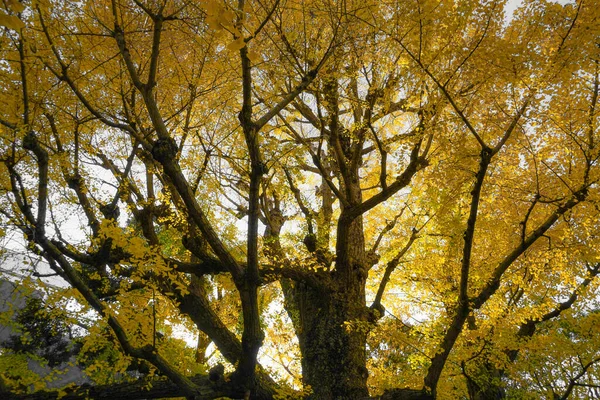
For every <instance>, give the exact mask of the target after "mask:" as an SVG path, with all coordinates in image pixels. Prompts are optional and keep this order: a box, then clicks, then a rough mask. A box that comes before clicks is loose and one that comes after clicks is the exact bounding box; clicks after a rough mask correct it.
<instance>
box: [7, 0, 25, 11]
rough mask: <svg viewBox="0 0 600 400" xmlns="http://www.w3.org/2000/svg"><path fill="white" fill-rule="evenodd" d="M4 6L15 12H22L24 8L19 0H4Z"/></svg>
mask: <svg viewBox="0 0 600 400" xmlns="http://www.w3.org/2000/svg"><path fill="white" fill-rule="evenodd" d="M6 6H7V7H8V9H9V10H11V11H14V12H16V13H20V12H23V10H25V6H24V5H23V3H21V2H20V1H19V0H8V1H7V2H6Z"/></svg>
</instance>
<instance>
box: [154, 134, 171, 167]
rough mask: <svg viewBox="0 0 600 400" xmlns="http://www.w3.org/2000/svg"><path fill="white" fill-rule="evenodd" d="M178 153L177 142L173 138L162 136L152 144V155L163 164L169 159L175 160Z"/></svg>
mask: <svg viewBox="0 0 600 400" xmlns="http://www.w3.org/2000/svg"><path fill="white" fill-rule="evenodd" d="M176 155H177V143H175V139H173V138H170V137H168V138H161V139H158V140H157V141H156V142H154V146H152V157H154V159H155V160H156V161H158V162H160V163H161V164H162V163H163V162H165V161H168V160H174V159H175V156H176Z"/></svg>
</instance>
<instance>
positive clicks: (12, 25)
mask: <svg viewBox="0 0 600 400" xmlns="http://www.w3.org/2000/svg"><path fill="white" fill-rule="evenodd" d="M0 26H5V27H7V28H8V29H12V30H15V31H18V30H19V29H22V28H24V27H25V24H24V23H23V21H21V20H20V19H19V18H17V17H15V16H13V15H5V14H0Z"/></svg>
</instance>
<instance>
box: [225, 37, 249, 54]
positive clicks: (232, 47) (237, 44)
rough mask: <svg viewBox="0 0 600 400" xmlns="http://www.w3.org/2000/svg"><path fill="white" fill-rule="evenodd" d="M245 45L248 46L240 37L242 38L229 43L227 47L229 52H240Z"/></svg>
mask: <svg viewBox="0 0 600 400" xmlns="http://www.w3.org/2000/svg"><path fill="white" fill-rule="evenodd" d="M245 45H246V42H244V38H243V37H240V38H237V39H235V40H234V41H233V42H231V43H229V44H228V45H227V50H229V51H238V50H239V49H241V48H242V47H244V46H245Z"/></svg>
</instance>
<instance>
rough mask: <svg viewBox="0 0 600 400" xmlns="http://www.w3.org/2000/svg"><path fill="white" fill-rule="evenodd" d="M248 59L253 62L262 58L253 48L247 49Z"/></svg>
mask: <svg viewBox="0 0 600 400" xmlns="http://www.w3.org/2000/svg"><path fill="white" fill-rule="evenodd" d="M248 59H249V60H250V61H252V62H253V63H257V62H259V61H261V60H262V58H261V56H260V54H259V53H257V52H256V51H254V50H250V51H248Z"/></svg>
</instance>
